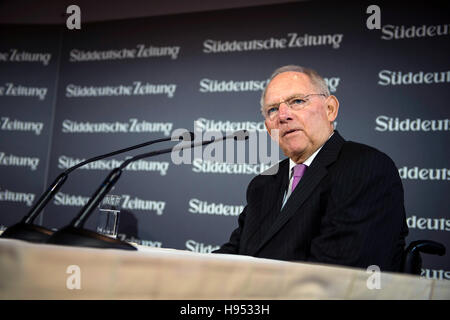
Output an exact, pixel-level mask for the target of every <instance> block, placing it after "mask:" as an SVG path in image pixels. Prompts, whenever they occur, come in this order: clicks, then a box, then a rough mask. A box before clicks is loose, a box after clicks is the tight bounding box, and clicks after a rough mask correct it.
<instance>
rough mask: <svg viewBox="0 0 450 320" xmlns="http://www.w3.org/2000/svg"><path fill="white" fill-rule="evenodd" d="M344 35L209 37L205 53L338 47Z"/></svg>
mask: <svg viewBox="0 0 450 320" xmlns="http://www.w3.org/2000/svg"><path fill="white" fill-rule="evenodd" d="M343 38H344V35H343V34H342V33H334V34H320V35H312V34H307V33H305V34H303V35H300V34H298V33H296V32H291V33H288V34H287V35H286V37H284V38H273V37H271V38H268V39H254V40H244V41H237V40H231V41H221V40H213V39H207V40H205V41H204V42H203V52H204V53H223V52H242V51H259V50H279V49H290V48H304V47H316V46H330V47H332V48H333V49H338V48H339V47H340V45H341V42H342V39H343Z"/></svg>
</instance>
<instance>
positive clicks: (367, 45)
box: [0, 2, 450, 279]
mask: <svg viewBox="0 0 450 320" xmlns="http://www.w3.org/2000/svg"><path fill="white" fill-rule="evenodd" d="M378 5H379V6H380V8H381V13H382V29H381V30H369V29H368V28H367V27H366V19H367V18H368V16H369V15H368V14H366V8H367V5H364V4H349V5H345V6H343V5H342V4H341V5H336V4H328V3H326V5H325V4H324V3H322V2H319V3H315V2H307V3H292V4H283V5H274V6H263V7H255V8H244V9H233V10H221V11H214V12H203V13H195V14H182V15H171V16H160V17H151V18H140V19H131V20H119V21H110V22H101V23H89V24H83V23H82V29H81V30H79V31H70V30H67V29H66V28H65V27H62V26H46V27H42V26H39V27H38V26H8V25H3V26H1V29H0V36H1V39H2V41H1V42H0V70H1V71H0V105H1V109H0V115H1V124H0V137H1V138H0V176H1V179H0V212H1V215H0V224H1V226H2V228H6V227H8V226H9V225H11V224H13V223H16V222H18V221H19V220H20V219H21V218H22V217H23V215H25V214H26V212H27V211H28V210H29V209H30V208H31V206H32V204H33V203H34V201H36V200H37V198H38V197H39V196H40V194H41V193H42V192H43V190H45V188H46V187H47V185H48V184H49V183H50V182H51V181H53V179H54V178H55V177H56V176H57V175H58V174H59V173H60V172H61V171H62V170H65V169H67V168H68V167H70V166H72V165H74V164H76V163H78V162H80V161H81V160H83V159H87V158H89V157H92V156H95V155H98V154H101V153H106V152H109V151H112V150H115V149H119V148H122V147H126V146H129V145H133V144H137V143H140V142H144V141H147V140H150V139H156V138H159V137H166V136H170V135H171V133H172V132H173V131H174V130H175V129H177V128H186V129H188V130H193V129H194V124H195V126H196V128H197V129H199V128H200V129H203V133H208V132H210V131H217V130H219V131H226V130H235V129H249V130H250V131H252V132H255V133H261V134H264V131H265V129H264V126H263V118H262V116H261V114H260V111H259V98H260V95H261V92H262V89H263V87H264V86H265V85H266V83H267V79H268V77H269V75H270V74H271V72H272V71H273V70H274V69H275V68H277V67H279V66H281V65H285V64H299V65H304V66H308V67H311V68H314V69H316V70H317V71H318V72H319V73H320V74H321V75H323V76H324V78H326V80H327V82H328V85H329V88H330V91H331V93H332V94H334V95H336V96H337V97H338V99H339V100H340V103H341V107H340V113H339V116H338V119H337V122H336V124H335V125H336V126H337V129H338V130H339V132H340V133H341V134H342V135H343V137H344V138H346V139H347V140H353V141H357V142H361V143H366V144H369V145H371V146H374V147H376V148H378V149H379V150H381V151H383V152H385V153H387V154H388V155H389V156H390V157H391V158H392V159H393V160H394V162H395V163H396V165H397V167H398V169H399V173H400V175H401V177H402V180H403V186H404V189H405V206H406V210H407V217H408V226H409V228H410V235H409V236H408V238H407V241H408V242H410V241H413V240H417V239H432V240H436V241H439V242H442V243H443V244H444V245H446V247H447V248H449V246H450V241H449V237H448V232H449V231H450V214H449V211H448V207H449V203H450V202H449V197H448V195H449V191H450V188H449V180H450V170H449V167H448V159H449V152H448V151H447V147H448V142H449V135H448V134H449V130H450V124H449V111H448V110H449V108H448V106H447V105H446V101H449V98H450V90H449V89H450V87H449V82H450V67H449V59H448V58H449V57H448V52H449V49H450V41H449V34H450V21H449V12H450V10H449V7H448V5H444V4H441V5H440V7H439V6H425V5H415V6H413V5H409V7H408V8H405V7H401V6H395V5H393V4H390V3H388V2H386V3H384V2H382V3H381V4H378ZM260 137H261V136H260ZM262 137H264V138H267V136H266V135H265V134H264V135H262ZM173 144H174V143H173V142H172V143H169V144H166V145H159V146H158V147H156V146H153V147H152V148H148V149H145V151H149V150H151V149H156V148H159V147H162V148H163V147H167V146H171V145H173ZM142 152H144V150H142ZM136 153H137V152H134V153H131V154H129V155H133V154H136ZM191 155H192V156H196V158H195V159H192V160H193V162H192V163H191V164H182V165H175V164H174V163H173V162H172V159H171V156H170V155H164V156H159V157H155V158H151V159H145V160H142V161H140V162H138V163H136V164H135V165H132V166H129V167H128V169H127V170H126V171H125V172H124V174H123V175H122V178H121V180H120V181H119V183H118V184H117V185H116V187H115V189H114V190H113V191H112V193H113V194H118V195H121V196H122V200H123V201H122V208H121V210H122V211H121V220H120V227H119V228H120V229H119V233H120V234H121V237H126V238H128V239H130V240H133V241H136V242H139V243H140V244H143V245H150V246H161V247H169V248H177V249H187V250H192V251H198V252H210V251H211V250H214V249H215V248H217V247H218V246H219V245H220V244H222V243H224V242H225V241H227V239H228V237H229V235H230V233H231V231H232V230H233V229H234V228H235V227H236V226H237V215H238V214H239V213H240V210H241V209H242V208H243V206H245V191H246V187H247V184H248V183H249V182H250V180H251V179H252V178H253V177H254V176H255V175H256V174H258V173H260V172H261V171H262V170H265V169H266V168H267V164H261V163H257V164H255V163H250V161H249V159H248V157H247V159H246V163H240V164H239V163H238V164H237V163H228V164H227V165H225V164H221V165H218V164H215V165H213V162H211V161H209V160H208V159H205V158H203V159H202V157H201V156H202V154H200V157H199V154H196V155H194V153H192V154H191ZM247 155H248V150H247ZM126 156H127V155H122V156H116V157H113V158H111V159H106V160H105V161H101V162H97V163H94V164H92V165H88V166H86V167H83V168H81V169H79V170H77V171H75V172H73V173H72V174H71V175H70V177H69V179H68V181H67V183H66V184H65V185H64V187H63V188H62V189H61V190H60V192H59V193H58V194H57V196H56V197H55V199H54V200H53V201H52V202H51V203H50V204H49V205H48V207H47V208H46V210H45V212H44V214H42V215H41V216H40V217H39V223H41V224H43V225H44V226H47V227H51V228H55V229H58V228H60V227H62V226H64V225H66V224H68V223H69V222H70V221H71V220H72V219H73V217H74V216H75V215H76V214H77V212H78V211H79V210H80V209H81V207H82V206H83V205H84V204H85V203H86V201H87V200H88V198H89V196H90V195H91V194H92V193H93V192H94V191H95V189H96V188H97V187H98V185H99V184H100V183H101V181H102V180H103V179H104V177H105V176H106V175H107V174H108V172H109V171H110V170H111V169H112V168H114V167H116V166H117V165H119V164H120V163H121V162H122V161H124V159H125V157H126ZM97 218H98V217H97V216H96V215H93V216H92V217H91V218H90V219H89V220H88V223H87V227H88V228H90V229H95V227H96V223H97ZM380 236H383V235H382V233H381V234H380ZM449 257H450V255H447V256H446V257H433V256H426V255H424V256H423V258H424V265H423V273H422V275H423V276H425V277H428V278H433V277H434V278H441V279H450V258H449Z"/></svg>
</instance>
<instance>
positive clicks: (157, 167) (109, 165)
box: [58, 155, 169, 176]
mask: <svg viewBox="0 0 450 320" xmlns="http://www.w3.org/2000/svg"><path fill="white" fill-rule="evenodd" d="M129 158H131V157H127V158H126V159H129ZM84 160H86V159H78V158H72V157H69V156H65V155H62V156H59V158H58V169H63V170H66V169H69V168H71V167H73V166H74V165H76V164H78V163H80V162H83V161H84ZM123 162H124V160H116V159H109V160H105V159H102V160H97V161H95V162H91V163H88V164H86V165H84V166H82V167H80V169H84V170H108V171H111V170H113V169H115V168H117V167H119V166H120V165H122V163H123ZM168 169H169V162H167V161H148V160H142V159H141V160H138V161H134V162H131V163H130V164H129V165H127V166H126V168H125V169H124V170H127V171H145V172H152V171H156V172H159V174H160V175H162V176H165V175H166V174H167V170H168Z"/></svg>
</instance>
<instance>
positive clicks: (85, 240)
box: [47, 130, 249, 250]
mask: <svg viewBox="0 0 450 320" xmlns="http://www.w3.org/2000/svg"><path fill="white" fill-rule="evenodd" d="M248 137H249V134H248V131H247V130H241V131H237V132H234V133H233V134H231V135H228V136H225V137H221V138H218V139H212V140H207V141H197V142H191V144H190V145H185V146H180V145H178V146H175V147H173V148H168V149H162V150H158V151H152V152H147V153H143V154H139V155H136V156H134V157H132V158H130V159H128V160H125V161H124V162H123V163H122V165H120V166H119V167H117V168H115V169H113V170H112V171H111V173H110V174H109V175H108V176H107V177H106V179H105V180H104V181H103V182H102V184H101V185H100V186H99V187H98V189H97V190H96V191H95V193H94V194H93V195H92V196H91V198H90V199H89V201H88V202H87V203H86V205H85V206H84V207H83V208H82V209H81V211H80V212H79V213H78V215H77V216H76V217H75V218H74V219H73V220H72V222H71V223H70V224H69V225H68V226H66V227H64V228H62V229H60V230H58V231H57V232H55V233H54V234H53V235H52V236H51V237H50V238H48V240H47V243H49V244H60V245H70V246H81V247H94V248H111V249H124V250H136V248H135V247H134V246H132V245H131V244H129V243H127V242H125V241H122V240H120V239H114V238H111V237H108V236H105V235H102V234H99V233H96V232H94V231H91V230H87V229H83V226H84V223H85V222H86V220H87V219H88V218H89V216H90V215H91V214H92V212H93V211H94V210H95V208H97V207H98V205H99V204H100V202H101V201H102V199H103V198H104V197H105V196H106V195H107V194H108V192H109V191H110V190H111V189H112V187H113V186H114V185H115V184H116V183H117V181H118V180H119V178H120V175H121V174H122V170H123V169H124V168H125V167H126V166H127V165H128V164H130V163H131V162H134V161H137V160H140V159H143V158H148V157H153V156H157V155H160V154H165V153H170V152H174V151H179V150H183V149H190V148H195V147H198V146H204V145H207V144H210V143H214V142H218V141H222V140H226V139H232V138H233V139H235V140H238V141H242V140H247V139H248Z"/></svg>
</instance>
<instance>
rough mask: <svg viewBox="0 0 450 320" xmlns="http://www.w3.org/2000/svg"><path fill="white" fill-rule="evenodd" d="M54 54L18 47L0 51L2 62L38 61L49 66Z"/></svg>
mask: <svg viewBox="0 0 450 320" xmlns="http://www.w3.org/2000/svg"><path fill="white" fill-rule="evenodd" d="M51 59H52V54H51V53H48V52H29V51H24V50H19V49H16V48H12V49H9V52H0V62H37V63H42V65H44V66H48V64H49V63H50V60H51Z"/></svg>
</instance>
